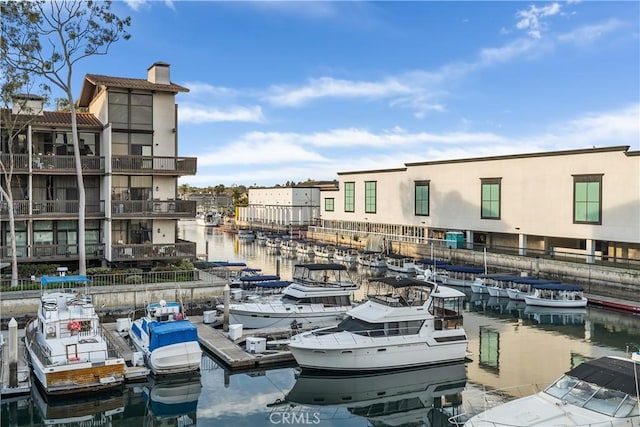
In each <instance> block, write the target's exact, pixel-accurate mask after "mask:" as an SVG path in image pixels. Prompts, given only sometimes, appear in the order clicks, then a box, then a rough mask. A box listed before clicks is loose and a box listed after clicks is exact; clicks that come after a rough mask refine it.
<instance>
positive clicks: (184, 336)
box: [149, 320, 198, 351]
mask: <svg viewBox="0 0 640 427" xmlns="http://www.w3.org/2000/svg"><path fill="white" fill-rule="evenodd" d="M149 331H150V337H149V341H150V342H149V351H153V350H155V349H157V348H160V347H165V346H168V345H172V344H179V343H182V342H190V341H196V342H198V329H197V328H196V327H195V325H193V324H192V323H191V322H189V321H188V320H175V321H172V322H151V323H149Z"/></svg>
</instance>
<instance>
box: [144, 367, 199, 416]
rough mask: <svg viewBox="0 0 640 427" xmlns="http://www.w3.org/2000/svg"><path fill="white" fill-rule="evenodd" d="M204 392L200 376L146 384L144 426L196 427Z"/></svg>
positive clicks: (154, 381)
mask: <svg viewBox="0 0 640 427" xmlns="http://www.w3.org/2000/svg"><path fill="white" fill-rule="evenodd" d="M201 390H202V384H201V382H200V376H191V377H189V378H185V379H171V380H153V381H151V382H150V383H149V384H146V385H145V387H144V389H143V391H142V399H143V400H144V402H145V404H146V415H145V417H144V420H145V421H144V426H145V427H152V426H166V425H176V426H195V425H196V424H197V417H196V413H197V409H198V399H199V398H200V391H201Z"/></svg>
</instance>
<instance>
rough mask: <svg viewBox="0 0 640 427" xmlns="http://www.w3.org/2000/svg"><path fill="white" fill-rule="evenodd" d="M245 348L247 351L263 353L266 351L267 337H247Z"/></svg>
mask: <svg viewBox="0 0 640 427" xmlns="http://www.w3.org/2000/svg"><path fill="white" fill-rule="evenodd" d="M246 350H247V352H248V353H264V352H265V351H267V339H266V338H258V337H247V344H246Z"/></svg>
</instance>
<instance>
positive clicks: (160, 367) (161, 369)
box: [147, 341, 202, 375]
mask: <svg viewBox="0 0 640 427" xmlns="http://www.w3.org/2000/svg"><path fill="white" fill-rule="evenodd" d="M201 359H202V350H201V349H200V344H199V343H197V342H194V341H189V342H184V343H179V344H172V345H168V346H166V347H161V348H158V349H156V350H154V351H152V352H151V354H149V356H148V359H147V364H148V366H149V369H151V370H152V371H153V373H154V374H155V375H173V374H183V373H188V372H198V371H199V370H200V361H201Z"/></svg>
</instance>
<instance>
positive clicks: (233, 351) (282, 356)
mask: <svg viewBox="0 0 640 427" xmlns="http://www.w3.org/2000/svg"><path fill="white" fill-rule="evenodd" d="M189 320H190V321H191V323H193V324H194V325H195V326H196V328H198V337H199V339H200V345H201V346H202V348H203V349H205V350H206V351H207V352H209V353H210V354H212V355H213V356H215V357H216V358H217V359H218V360H219V361H221V362H222V363H223V364H224V365H226V367H227V368H228V369H230V370H231V371H233V370H246V369H251V368H265V367H275V366H278V365H280V366H284V365H287V364H291V363H294V362H295V359H294V357H293V355H292V354H291V352H290V351H288V350H284V349H277V350H270V349H267V350H266V351H264V352H260V353H253V352H248V351H246V347H245V346H242V344H243V343H244V342H245V341H246V339H247V338H249V337H267V336H276V335H282V334H283V331H281V330H279V331H278V330H247V331H245V334H243V335H242V337H240V338H238V339H236V340H231V339H230V338H229V336H228V334H227V333H225V332H223V331H222V329H218V328H214V326H213V325H212V324H206V323H204V322H203V318H202V316H190V317H189ZM267 343H268V342H267Z"/></svg>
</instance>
